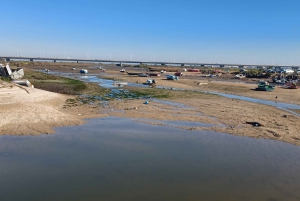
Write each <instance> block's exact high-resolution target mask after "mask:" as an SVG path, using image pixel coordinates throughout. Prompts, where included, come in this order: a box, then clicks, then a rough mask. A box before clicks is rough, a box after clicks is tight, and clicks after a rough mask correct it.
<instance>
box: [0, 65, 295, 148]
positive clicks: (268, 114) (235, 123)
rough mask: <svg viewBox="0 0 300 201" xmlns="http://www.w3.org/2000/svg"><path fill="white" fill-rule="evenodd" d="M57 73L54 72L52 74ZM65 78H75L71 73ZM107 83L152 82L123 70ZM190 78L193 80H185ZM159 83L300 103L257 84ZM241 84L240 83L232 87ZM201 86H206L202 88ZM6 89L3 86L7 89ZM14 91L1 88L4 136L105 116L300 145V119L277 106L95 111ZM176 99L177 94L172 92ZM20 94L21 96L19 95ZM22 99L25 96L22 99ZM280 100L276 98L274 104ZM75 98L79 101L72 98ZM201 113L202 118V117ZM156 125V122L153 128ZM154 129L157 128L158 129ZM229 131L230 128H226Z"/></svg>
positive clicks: (229, 103) (211, 103)
mask: <svg viewBox="0 0 300 201" xmlns="http://www.w3.org/2000/svg"><path fill="white" fill-rule="evenodd" d="M52 70H55V69H52ZM60 70H62V71H65V72H68V71H70V72H72V70H71V69H70V68H69V67H68V68H67V67H66V69H65V70H63V69H60ZM89 72H91V73H100V72H99V69H94V68H93V69H89ZM105 76H106V77H110V78H114V79H116V80H121V81H130V82H139V83H142V82H145V80H147V79H148V78H141V77H135V76H128V75H125V74H122V73H120V72H119V68H114V69H112V70H110V69H109V67H107V70H106V74H105ZM186 77H190V75H189V76H188V75H186ZM152 78H154V79H156V80H157V81H158V85H159V86H166V87H173V88H182V89H200V90H207V91H219V92H223V93H231V94H237V95H243V96H248V97H254V98H259V99H264V100H272V101H274V100H277V101H279V102H286V103H295V104H297V103H299V100H300V91H299V90H288V89H282V88H279V87H277V88H275V90H274V91H273V92H258V91H254V90H253V89H254V88H255V87H256V85H255V84H254V83H255V81H253V83H252V84H246V83H243V82H240V81H239V82H238V80H232V79H228V80H226V79H224V80H222V78H221V77H220V78H216V79H207V78H204V77H201V76H200V75H195V76H194V78H193V79H190V78H189V79H186V78H185V76H183V77H180V80H179V81H169V80H166V79H164V76H161V77H152ZM233 81H236V82H233ZM199 83H207V84H201V85H198V84H199ZM2 85H3V84H2ZM8 87H10V86H5V87H4V86H2V87H0V110H1V111H2V112H1V114H0V118H1V119H4V120H5V121H1V123H0V126H1V131H0V134H2V135H3V134H9V135H28V134H30V135H32V134H42V133H53V130H52V128H53V127H56V126H65V125H76V124H81V123H83V119H84V118H93V117H101V116H119V117H130V118H136V119H137V120H138V119H139V118H149V119H156V120H182V121H191V122H203V123H211V124H214V125H215V126H213V127H208V128H207V127H183V129H190V130H195V129H209V130H214V131H217V132H224V133H229V134H233V135H239V136H250V137H254V138H266V139H274V140H280V141H284V142H288V143H292V144H296V145H300V135H299V134H298V130H299V129H300V125H299V122H300V118H299V117H297V116H295V115H292V114H290V113H288V112H286V111H283V110H279V109H277V108H275V107H272V106H266V105H261V104H256V103H250V102H246V101H239V100H236V99H229V98H224V97H220V96H216V95H205V96H201V98H194V97H178V98H173V99H172V100H170V101H172V102H178V103H183V104H185V105H187V106H190V107H192V108H190V109H189V108H185V109H182V108H181V107H178V106H173V105H168V104H164V103H159V102H154V101H150V103H149V104H147V105H146V104H143V103H144V100H113V101H110V103H109V105H108V106H106V107H92V106H88V105H83V106H77V107H69V108H64V105H65V101H66V100H67V99H68V98H70V96H66V95H61V94H56V93H51V92H45V91H42V90H38V89H29V92H30V93H29V94H28V93H27V92H25V91H24V90H22V89H20V88H18V87H13V89H14V91H15V92H14V93H12V91H11V89H9V92H8V91H7V90H8ZM169 92H170V93H172V90H169ZM17 94H18V95H17ZM20 94H22V95H21V96H20ZM276 96H277V98H275V97H276ZM73 98H74V97H73ZM199 113H201V115H199ZM254 121H255V122H259V123H260V124H262V126H261V127H254V126H252V125H251V124H246V122H254ZM149 123H153V122H149ZM154 124H155V123H154ZM224 125H225V126H224Z"/></svg>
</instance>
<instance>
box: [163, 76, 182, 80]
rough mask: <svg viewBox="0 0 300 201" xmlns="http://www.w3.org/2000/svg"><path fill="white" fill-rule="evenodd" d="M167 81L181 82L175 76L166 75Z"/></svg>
mask: <svg viewBox="0 0 300 201" xmlns="http://www.w3.org/2000/svg"><path fill="white" fill-rule="evenodd" d="M166 78H167V80H179V78H178V77H177V76H175V75H166Z"/></svg>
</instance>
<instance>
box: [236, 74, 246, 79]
mask: <svg viewBox="0 0 300 201" xmlns="http://www.w3.org/2000/svg"><path fill="white" fill-rule="evenodd" d="M235 77H237V78H239V79H242V78H245V77H246V76H245V75H244V74H237V75H236V76H235Z"/></svg>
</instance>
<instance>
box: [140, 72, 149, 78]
mask: <svg viewBox="0 0 300 201" xmlns="http://www.w3.org/2000/svg"><path fill="white" fill-rule="evenodd" d="M138 76H139V77H148V76H149V75H148V74H145V73H141V74H138Z"/></svg>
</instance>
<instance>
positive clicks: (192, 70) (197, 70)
mask: <svg viewBox="0 0 300 201" xmlns="http://www.w3.org/2000/svg"><path fill="white" fill-rule="evenodd" d="M187 71H188V72H199V69H196V68H192V69H188V70H187Z"/></svg>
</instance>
